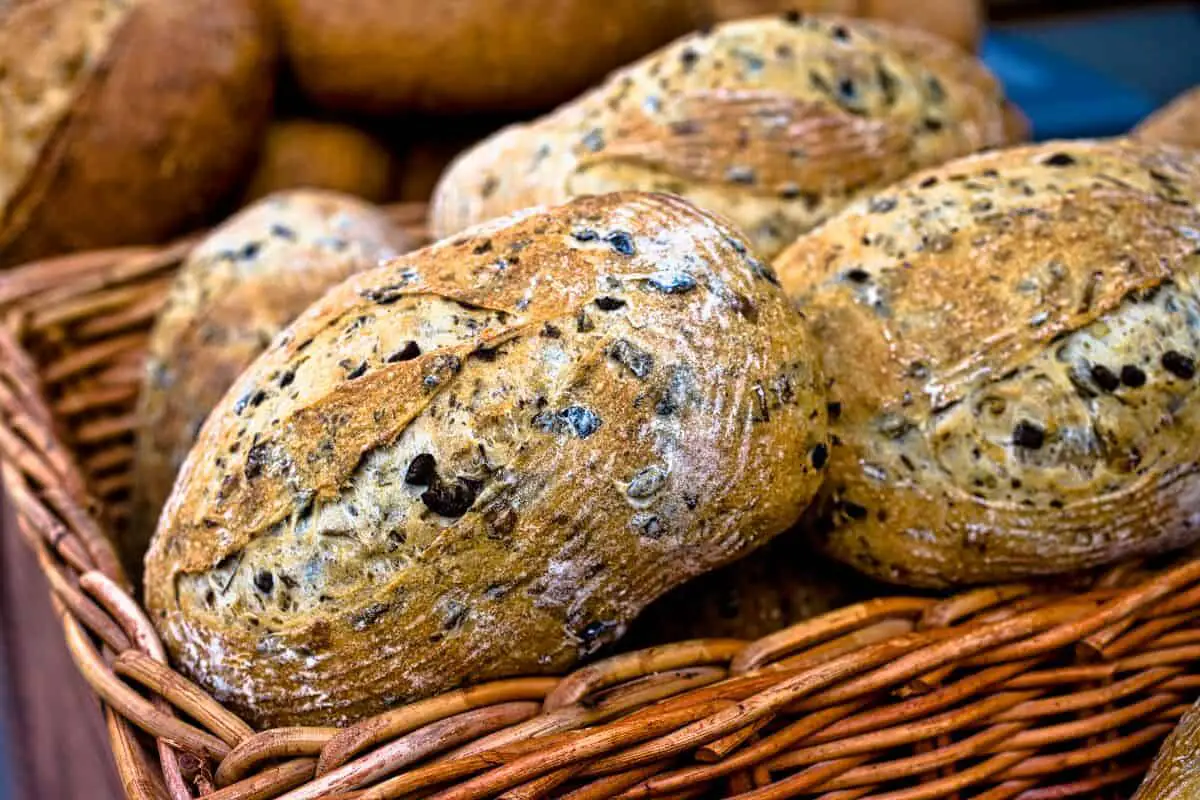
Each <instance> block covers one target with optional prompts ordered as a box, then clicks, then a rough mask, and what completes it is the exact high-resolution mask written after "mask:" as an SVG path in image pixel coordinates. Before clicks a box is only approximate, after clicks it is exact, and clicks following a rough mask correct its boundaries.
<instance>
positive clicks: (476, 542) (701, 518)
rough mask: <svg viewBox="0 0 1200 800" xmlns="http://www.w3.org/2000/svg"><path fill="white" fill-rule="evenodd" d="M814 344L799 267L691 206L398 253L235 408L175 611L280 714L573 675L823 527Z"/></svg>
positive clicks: (157, 566) (587, 211) (320, 308)
mask: <svg viewBox="0 0 1200 800" xmlns="http://www.w3.org/2000/svg"><path fill="white" fill-rule="evenodd" d="M811 352H812V346H811V343H810V342H809V340H808V337H807V334H806V333H805V331H804V328H803V326H802V322H801V320H800V318H799V317H798V315H796V314H795V312H794V311H792V310H791V309H790V308H789V307H788V305H787V302H786V299H785V298H784V296H783V294H782V291H781V290H780V289H779V288H778V286H777V284H776V281H775V277H774V275H773V273H772V272H771V271H770V268H769V267H768V266H767V265H766V264H765V263H763V262H761V261H760V260H758V259H757V258H755V257H754V255H753V254H752V253H751V252H750V251H749V250H748V248H747V247H746V245H745V244H744V242H743V241H742V240H741V239H740V238H739V236H738V234H736V233H735V232H734V231H733V229H732V228H731V227H729V226H728V225H726V224H725V223H723V222H720V221H717V220H715V219H714V218H712V217H710V216H708V215H707V214H704V213H701V212H699V211H698V210H697V209H695V208H694V207H692V206H690V205H689V204H687V203H686V202H684V201H682V200H680V199H678V198H675V197H669V196H665V195H639V194H633V193H630V194H621V195H610V196H604V197H594V198H581V199H579V200H577V201H575V202H572V203H570V204H567V205H564V206H561V207H558V208H553V209H542V208H533V209H527V210H525V211H523V212H520V213H519V214H516V215H513V216H511V217H509V218H505V219H500V220H496V221H494V222H492V223H489V224H488V225H484V226H480V227H477V228H475V229H472V230H470V231H468V232H465V233H464V234H463V235H461V236H459V237H456V238H453V239H450V240H446V241H443V242H441V243H439V244H437V245H434V246H432V247H430V248H426V249H424V250H420V251H417V252H415V253H412V254H409V255H407V256H404V257H401V258H398V259H396V260H395V261H393V262H392V263H391V264H389V265H388V266H386V267H383V268H380V269H377V270H373V271H371V272H368V273H363V274H360V275H357V276H354V277H352V278H350V279H349V280H347V281H346V282H345V283H343V284H341V285H340V286H338V287H337V288H335V289H334V290H332V291H331V292H330V293H329V294H327V295H326V296H325V297H324V298H322V299H321V300H320V301H318V302H317V303H316V304H315V305H314V306H312V307H311V308H310V309H309V310H308V311H306V312H305V313H304V314H303V315H302V316H301V317H300V318H299V319H297V320H296V322H295V323H294V324H293V325H292V326H291V327H290V328H289V329H288V330H287V331H286V332H285V333H284V334H282V335H281V336H280V337H278V338H277V339H276V340H275V342H274V344H273V345H272V346H271V347H270V348H269V349H268V350H267V352H266V353H264V354H263V356H262V357H261V358H260V359H259V360H258V361H257V362H255V364H254V365H252V366H251V368H250V369H249V370H247V372H246V373H245V374H244V375H243V376H242V378H241V379H239V380H238V382H237V383H236V384H235V385H234V386H233V387H232V388H231V390H230V392H229V393H228V394H227V395H226V396H225V398H224V400H223V401H222V402H221V404H220V405H219V406H218V407H217V409H216V410H214V412H213V414H212V415H211V417H210V419H209V421H208V423H206V425H205V427H204V430H203V431H202V432H201V434H200V439H199V441H198V443H197V445H196V447H195V449H194V450H193V451H192V454H191V455H190V456H189V458H188V460H187V462H186V463H185V465H184V467H183V469H182V471H181V473H180V478H179V481H178V483H177V484H176V487H175V490H174V492H173V494H172V496H171V499H170V500H169V501H168V503H167V506H166V509H165V511H164V513H163V517H162V520H161V522H160V526H159V530H158V533H157V536H156V538H155V541H154V543H153V545H152V547H151V551H150V554H149V556H148V558H147V602H148V604H149V607H150V609H151V610H152V614H153V617H154V620H155V622H156V624H158V626H159V629H160V631H161V632H162V634H163V637H164V641H165V642H166V643H167V645H168V647H169V648H171V650H172V652H173V653H174V654H175V655H176V658H177V660H178V662H179V663H181V665H182V666H183V668H184V669H186V670H187V671H188V672H189V674H192V675H193V676H195V677H196V678H197V679H198V680H200V681H201V682H202V683H204V684H205V685H206V686H211V687H214V690H216V691H218V692H219V696H221V697H222V699H226V700H228V701H229V702H231V703H233V704H235V705H236V706H237V707H238V708H239V709H243V710H245V712H246V713H247V714H248V715H249V716H250V717H251V718H252V719H254V720H256V721H260V722H264V723H271V724H279V723H280V722H289V723H290V722H296V721H304V722H313V721H321V720H326V721H327V720H330V719H346V718H349V717H351V716H353V715H354V714H355V713H366V712H369V711H371V710H378V709H380V708H381V707H383V706H384V705H386V704H387V702H390V701H395V700H396V699H403V698H410V699H411V698H413V697H418V696H423V695H426V694H428V693H430V692H434V691H438V690H441V689H445V688H449V687H450V686H453V685H457V684H458V683H460V682H463V681H468V680H479V679H484V678H487V677H495V676H499V675H512V674H518V673H528V672H531V671H539V672H540V671H547V670H554V669H562V668H564V667H566V666H569V665H570V664H571V663H572V662H573V661H574V660H575V659H577V658H578V657H579V656H580V655H582V654H585V653H587V652H591V651H592V650H594V649H595V648H596V647H599V646H600V645H601V644H602V643H604V642H606V641H610V640H612V639H613V638H615V637H616V636H618V635H619V634H620V632H621V631H622V630H623V629H624V626H625V624H626V623H627V622H628V621H629V620H630V619H631V618H632V617H633V616H634V615H635V614H636V613H637V612H638V611H640V609H641V608H642V607H643V606H644V605H645V604H646V603H647V602H649V601H650V600H651V599H653V598H654V597H656V596H657V595H659V594H661V593H662V592H663V591H665V590H666V589H668V588H670V587H671V586H673V585H675V584H677V583H679V582H680V581H681V580H684V579H686V578H688V577H691V576H694V575H696V574H698V573H699V572H702V571H705V570H707V569H710V568H712V567H714V566H717V565H718V564H721V563H724V562H725V561H728V560H730V559H731V558H734V557H736V556H738V555H740V554H742V553H744V552H746V551H747V550H749V549H751V548H753V547H756V546H757V545H759V544H761V543H763V542H764V541H766V540H767V539H769V538H770V537H771V536H773V535H775V534H777V533H779V532H780V531H782V530H784V529H785V528H786V527H788V526H789V525H791V524H792V523H793V522H794V521H795V519H796V518H797V517H798V516H799V514H800V512H801V510H802V509H803V507H804V505H805V504H806V502H807V500H808V499H809V498H810V497H811V496H812V493H813V492H814V491H815V487H816V485H817V483H818V481H819V472H818V468H819V466H820V465H821V464H823V463H824V454H825V452H826V449H827V445H826V443H825V435H824V417H825V403H824V399H823V395H822V392H821V383H820V379H819V376H818V374H817V370H816V368H815V365H814V362H813V359H812V358H811V356H810V353H811ZM434 644H436V646H433V645H434ZM351 668H352V669H353V671H354V672H353V674H352V675H351V674H349V673H348V670H350V669H351Z"/></svg>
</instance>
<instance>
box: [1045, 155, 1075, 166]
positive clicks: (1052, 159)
mask: <svg viewBox="0 0 1200 800" xmlns="http://www.w3.org/2000/svg"><path fill="white" fill-rule="evenodd" d="M1042 163H1043V164H1045V165H1046V166H1048V167H1069V166H1071V165H1072V164H1074V163H1075V157H1074V156H1072V155H1070V154H1069V153H1055V154H1054V155H1052V156H1049V157H1048V158H1046V159H1044V160H1043V161H1042Z"/></svg>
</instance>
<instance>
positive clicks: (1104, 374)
mask: <svg viewBox="0 0 1200 800" xmlns="http://www.w3.org/2000/svg"><path fill="white" fill-rule="evenodd" d="M1091 373H1092V380H1094V381H1095V382H1096V385H1097V386H1099V387H1100V388H1101V389H1103V390H1104V391H1106V392H1115V391H1116V390H1117V389H1118V388H1119V387H1120V386H1121V379H1120V378H1118V377H1117V373H1115V372H1113V371H1112V370H1111V369H1109V368H1108V367H1106V366H1104V365H1103V364H1092V369H1091Z"/></svg>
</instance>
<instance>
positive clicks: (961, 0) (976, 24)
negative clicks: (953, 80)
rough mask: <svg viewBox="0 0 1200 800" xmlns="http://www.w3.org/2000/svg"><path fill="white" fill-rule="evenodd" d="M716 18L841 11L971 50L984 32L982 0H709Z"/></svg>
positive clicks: (975, 46) (972, 50) (973, 49)
mask: <svg viewBox="0 0 1200 800" xmlns="http://www.w3.org/2000/svg"><path fill="white" fill-rule="evenodd" d="M708 3H709V5H710V7H711V9H712V14H713V16H714V17H715V18H716V19H718V20H729V19H740V18H743V17H757V16H763V15H766V14H781V13H783V12H786V11H800V12H802V13H806V14H811V13H818V14H844V15H846V16H854V17H869V18H872V19H881V20H886V21H888V22H894V23H896V24H898V25H905V26H908V27H911V28H920V29H921V30H924V31H928V32H929V33H932V34H935V35H937V36H940V37H942V38H943V39H947V40H949V41H951V42H954V43H955V44H957V45H958V46H959V47H961V48H963V49H964V50H969V51H971V52H974V51H975V50H976V49H977V48H978V47H979V40H980V38H981V36H982V34H983V17H984V13H983V3H982V2H981V0H919V2H914V0H708Z"/></svg>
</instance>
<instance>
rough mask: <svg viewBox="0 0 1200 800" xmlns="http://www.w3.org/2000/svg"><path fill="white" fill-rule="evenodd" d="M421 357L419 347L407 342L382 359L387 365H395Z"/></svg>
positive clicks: (414, 343)
mask: <svg viewBox="0 0 1200 800" xmlns="http://www.w3.org/2000/svg"><path fill="white" fill-rule="evenodd" d="M419 355H421V347H420V345H418V344H417V343H416V342H414V341H412V340H409V341H407V342H405V343H404V344H402V345H400V349H399V350H397V351H396V352H394V353H392V354H391V355H389V356H388V357H387V358H385V359H384V361H386V362H387V363H389V364H396V363H398V362H400V361H412V360H413V359H414V358H416V357H417V356H419Z"/></svg>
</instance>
